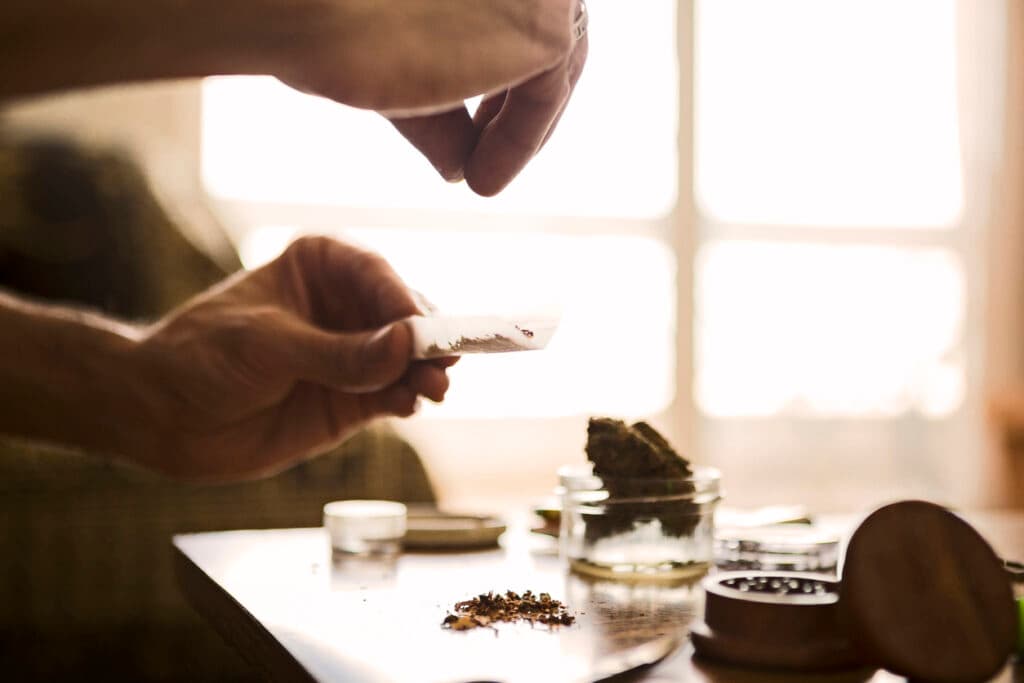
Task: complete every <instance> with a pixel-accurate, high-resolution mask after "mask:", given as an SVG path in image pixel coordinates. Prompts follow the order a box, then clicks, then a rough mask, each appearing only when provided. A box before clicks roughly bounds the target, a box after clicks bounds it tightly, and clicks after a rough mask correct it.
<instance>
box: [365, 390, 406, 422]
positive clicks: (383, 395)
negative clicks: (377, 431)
mask: <svg viewBox="0 0 1024 683" xmlns="http://www.w3.org/2000/svg"><path fill="white" fill-rule="evenodd" d="M359 398H360V407H361V409H362V416H363V419H364V420H372V419H373V418H375V417H384V416H389V415H393V416H395V417H409V416H410V415H412V414H413V413H415V412H416V411H417V410H418V409H419V397H418V396H417V395H416V392H415V391H413V390H412V389H410V388H409V387H407V386H405V385H404V384H394V385H392V386H390V387H387V388H385V389H381V390H380V391H375V392H373V393H370V394H363V395H362V396H360V397H359Z"/></svg>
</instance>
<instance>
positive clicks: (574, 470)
mask: <svg viewBox="0 0 1024 683" xmlns="http://www.w3.org/2000/svg"><path fill="white" fill-rule="evenodd" d="M593 468H594V465H593V463H591V462H586V463H583V464H579V465H562V466H561V467H559V468H558V470H557V474H558V481H559V483H560V484H561V485H562V486H566V484H568V483H573V482H575V483H588V482H593V483H596V485H597V486H598V487H600V486H602V485H603V482H607V481H614V482H621V483H630V484H636V485H642V484H652V485H653V484H665V483H690V484H693V483H697V484H700V483H705V484H716V483H718V482H720V481H721V479H722V473H721V472H720V471H719V470H718V469H717V468H714V467H710V466H707V465H694V466H693V474H692V476H689V477H685V478H683V479H669V478H665V477H605V476H602V475H599V474H594V469H593ZM571 488H583V487H571Z"/></svg>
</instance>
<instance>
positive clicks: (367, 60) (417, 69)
mask: <svg viewBox="0 0 1024 683" xmlns="http://www.w3.org/2000/svg"><path fill="white" fill-rule="evenodd" d="M318 6H319V7H321V9H322V13H321V14H320V15H319V16H318V13H316V12H314V13H313V15H312V16H313V17H314V20H315V22H316V25H317V30H316V31H314V33H313V36H314V37H313V39H312V40H310V41H309V42H308V43H303V45H304V46H303V47H302V49H298V48H297V49H296V50H295V51H294V52H289V53H288V54H289V55H291V57H292V59H290V60H289V62H288V64H287V65H286V66H285V67H284V68H283V69H282V70H281V71H280V73H279V74H278V75H279V76H280V77H281V78H282V80H284V81H285V82H288V83H290V84H292V85H295V86H296V87H299V88H300V89H303V90H306V91H311V92H315V93H317V94H320V95H324V96H326V97H330V98H332V99H335V100H337V101H339V102H343V103H346V104H349V105H352V106H356V107H362V108H367V109H374V110H376V111H379V112H381V113H382V114H384V115H385V116H387V117H388V118H389V119H390V120H391V121H392V122H393V123H394V125H395V127H396V128H397V129H398V130H399V131H400V132H401V133H402V134H403V135H404V136H405V137H406V138H407V139H408V140H409V141H410V142H412V144H413V145H415V146H416V148H417V149H419V150H420V151H421V152H422V153H423V154H424V155H425V156H426V157H427V159H428V160H429V161H430V162H431V163H432V164H433V165H434V167H435V168H436V169H437V170H438V172H439V173H440V174H441V175H442V176H443V177H444V178H445V179H447V180H450V181H458V180H461V179H462V178H465V180H466V182H467V183H468V184H469V186H470V187H471V188H472V189H473V190H474V191H475V192H477V193H479V194H482V195H485V196H490V195H494V194H497V193H498V192H500V191H501V190H502V189H503V188H504V187H505V186H506V185H507V184H508V183H509V182H511V180H512V179H513V178H514V177H515V176H516V175H517V174H518V173H519V172H520V171H521V170H522V169H523V167H524V166H525V165H526V164H527V163H528V162H529V160H530V159H531V158H533V156H534V155H535V154H536V153H537V152H538V151H539V150H540V148H541V147H542V146H543V144H544V142H545V141H546V140H547V138H548V137H549V136H550V135H551V132H552V131H553V130H554V127H555V125H556V124H557V122H558V119H559V118H560V117H561V114H562V112H563V111H564V109H565V106H566V103H567V102H568V99H569V96H570V94H571V93H572V90H573V88H574V87H575V85H576V82H577V80H578V79H579V77H580V73H581V72H582V70H583V65H584V62H585V61H586V57H587V37H586V34H584V35H583V37H582V38H581V39H579V40H576V39H575V37H574V36H573V24H574V22H575V20H576V18H577V13H578V12H579V10H580V4H579V0H487V1H486V2H481V1H480V0H433V1H432V2H422V1H421V0H420V1H416V0H392V1H391V2H386V3H383V2H357V1H355V0H349V1H348V2H345V1H343V0H334V1H333V2H328V3H320V4H319V5H318ZM476 95H484V96H485V98H484V100H483V101H482V103H481V105H480V107H479V108H478V110H477V111H476V112H475V114H474V115H473V116H472V117H471V116H470V114H469V112H468V111H467V109H466V107H465V105H464V104H463V102H464V100H466V99H468V98H470V97H473V96H476Z"/></svg>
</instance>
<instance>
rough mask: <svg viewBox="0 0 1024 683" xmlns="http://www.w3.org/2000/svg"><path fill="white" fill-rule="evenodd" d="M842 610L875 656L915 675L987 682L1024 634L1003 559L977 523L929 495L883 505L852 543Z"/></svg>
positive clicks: (865, 650) (862, 646)
mask: <svg viewBox="0 0 1024 683" xmlns="http://www.w3.org/2000/svg"><path fill="white" fill-rule="evenodd" d="M839 591H840V596H839V611H840V621H841V623H842V624H843V630H844V631H845V632H846V633H847V635H848V636H849V637H850V638H851V640H853V642H854V643H855V644H856V645H857V646H858V648H859V650H860V651H861V652H862V654H863V655H864V656H865V657H866V658H867V659H869V660H870V663H871V664H877V665H878V666H882V667H884V668H886V669H888V670H890V671H892V672H894V673H898V674H901V675H903V676H907V677H908V678H911V679H921V680H928V681H936V682H938V683H943V682H947V681H948V682H950V683H954V682H957V683H959V682H963V681H985V680H988V679H990V678H991V677H992V676H994V675H995V674H996V673H998V672H999V670H1000V669H1001V668H1002V667H1003V666H1004V665H1005V664H1006V660H1007V658H1008V656H1009V655H1010V653H1011V652H1012V651H1013V648H1014V642H1015V640H1016V638H1017V615H1016V614H1015V610H1014V600H1013V591H1012V588H1011V586H1010V581H1009V578H1008V576H1007V574H1006V570H1005V569H1004V568H1003V563H1002V561H1001V560H1000V559H999V558H998V557H997V556H996V554H995V552H994V551H993V550H992V548H991V547H990V546H989V545H988V543H986V542H985V540H984V539H983V538H982V537H981V535H979V534H978V532H977V531H975V530H974V529H973V528H972V527H971V526H970V525H969V524H967V523H966V522H965V521H964V520H962V519H961V518H960V517H958V516H957V515H955V514H953V513H952V512H950V511H949V510H947V509H945V508H943V507H940V506H938V505H935V504H933V503H927V502H924V501H904V502H900V503H893V504H892V505H887V506H885V507H883V508H880V509H878V510H876V511H875V512H873V513H872V514H871V515H869V516H868V517H867V518H866V519H865V520H864V521H863V522H862V523H861V525H860V526H859V527H858V528H857V530H856V531H855V532H854V534H853V536H852V537H851V538H850V542H849V545H848V546H847V550H846V555H845V560H844V567H843V575H842V582H841V583H840V588H839Z"/></svg>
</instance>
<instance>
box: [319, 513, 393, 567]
mask: <svg viewBox="0 0 1024 683" xmlns="http://www.w3.org/2000/svg"><path fill="white" fill-rule="evenodd" d="M406 515H407V511H406V507H405V505H403V504H402V503H396V502H393V501H390V500H337V501H334V502H332V503H327V504H326V505H324V528H325V529H327V533H328V534H329V535H330V538H331V547H332V548H333V549H334V552H335V553H336V554H342V555H357V556H362V557H366V556H393V555H397V554H398V553H399V552H400V551H401V550H402V539H403V537H404V536H405V527H406Z"/></svg>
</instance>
